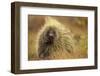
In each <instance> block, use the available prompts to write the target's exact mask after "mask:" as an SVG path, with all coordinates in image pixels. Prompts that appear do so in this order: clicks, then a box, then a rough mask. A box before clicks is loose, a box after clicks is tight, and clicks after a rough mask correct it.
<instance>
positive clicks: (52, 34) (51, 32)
mask: <svg viewBox="0 0 100 76" xmlns="http://www.w3.org/2000/svg"><path fill="white" fill-rule="evenodd" d="M45 37H46V45H52V44H53V43H54V40H55V39H56V37H57V33H56V30H55V29H54V28H52V27H50V28H49V29H48V30H47V32H46V34H45Z"/></svg>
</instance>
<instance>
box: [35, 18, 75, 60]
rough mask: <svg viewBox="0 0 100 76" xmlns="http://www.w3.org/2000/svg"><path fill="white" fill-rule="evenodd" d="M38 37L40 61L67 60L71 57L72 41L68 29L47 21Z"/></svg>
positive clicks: (54, 21)
mask: <svg viewBox="0 0 100 76" xmlns="http://www.w3.org/2000/svg"><path fill="white" fill-rule="evenodd" d="M47 21H48V22H46V23H45V25H44V27H43V28H42V30H41V31H40V33H39V36H38V42H37V43H38V44H37V45H38V46H37V50H38V56H39V58H40V59H68V58H72V57H73V53H74V41H73V36H72V34H71V32H70V30H69V29H67V28H64V26H63V25H62V24H60V23H59V22H58V21H56V20H55V19H53V20H51V18H49V20H47Z"/></svg>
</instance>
